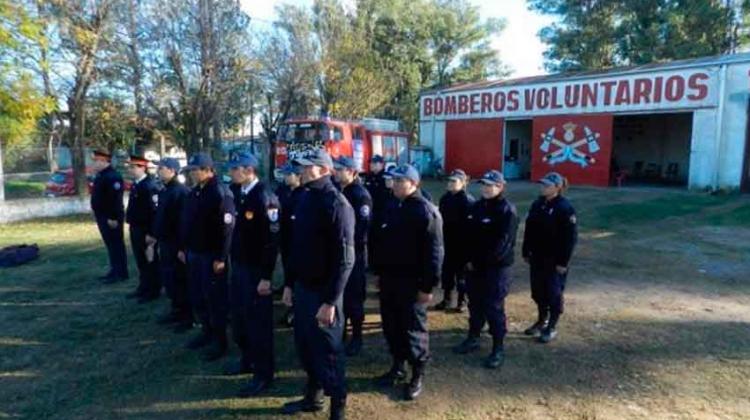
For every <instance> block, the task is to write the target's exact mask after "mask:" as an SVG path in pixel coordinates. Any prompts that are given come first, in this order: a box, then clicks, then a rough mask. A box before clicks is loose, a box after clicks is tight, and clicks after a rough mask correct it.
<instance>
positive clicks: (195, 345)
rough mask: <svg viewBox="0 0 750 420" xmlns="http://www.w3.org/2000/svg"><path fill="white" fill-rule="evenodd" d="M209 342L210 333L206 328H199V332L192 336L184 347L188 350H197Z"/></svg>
mask: <svg viewBox="0 0 750 420" xmlns="http://www.w3.org/2000/svg"><path fill="white" fill-rule="evenodd" d="M209 344H211V334H209V333H208V331H207V330H206V329H203V330H201V332H200V334H198V335H196V336H195V337H193V338H192V339H191V340H190V341H188V343H187V344H186V345H185V347H186V348H187V349H189V350H197V349H199V348H201V347H205V346H207V345H209Z"/></svg>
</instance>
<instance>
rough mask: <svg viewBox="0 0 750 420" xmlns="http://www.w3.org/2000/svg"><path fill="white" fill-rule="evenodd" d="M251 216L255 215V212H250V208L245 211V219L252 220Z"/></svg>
mask: <svg viewBox="0 0 750 420" xmlns="http://www.w3.org/2000/svg"><path fill="white" fill-rule="evenodd" d="M253 217H255V213H253V212H251V211H250V210H248V211H246V212H245V219H247V220H253Z"/></svg>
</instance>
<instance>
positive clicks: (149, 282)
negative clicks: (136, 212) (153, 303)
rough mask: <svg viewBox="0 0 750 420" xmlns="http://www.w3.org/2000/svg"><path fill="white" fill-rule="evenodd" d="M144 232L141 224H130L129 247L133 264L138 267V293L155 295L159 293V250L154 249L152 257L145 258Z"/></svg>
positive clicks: (145, 231)
mask: <svg viewBox="0 0 750 420" xmlns="http://www.w3.org/2000/svg"><path fill="white" fill-rule="evenodd" d="M146 233H147V230H146V229H144V228H143V227H142V226H137V225H130V247H131V248H132V249H133V256H134V257H135V265H136V266H137V267H138V289H137V291H138V293H139V294H141V295H143V296H149V297H155V296H159V294H160V293H161V280H160V279H159V256H158V254H159V252H158V251H157V250H156V249H154V259H153V260H152V261H149V260H148V259H147V258H146V248H147V246H146Z"/></svg>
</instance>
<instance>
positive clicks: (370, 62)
mask: <svg viewBox="0 0 750 420" xmlns="http://www.w3.org/2000/svg"><path fill="white" fill-rule="evenodd" d="M312 22H313V27H314V32H313V34H314V36H315V43H316V44H317V46H318V62H319V66H320V68H319V72H318V75H317V88H318V92H319V95H320V109H321V112H322V113H324V114H329V113H331V114H334V115H337V116H339V117H342V118H361V117H365V116H368V115H370V114H372V113H373V112H374V111H376V110H379V109H381V108H382V107H383V106H384V105H385V104H386V103H387V102H388V101H389V100H390V98H391V97H392V96H393V93H394V92H393V88H392V87H393V83H392V82H391V75H390V74H389V72H388V70H387V69H384V68H383V67H382V66H380V64H379V60H380V57H379V56H378V54H377V53H376V52H375V51H373V49H372V48H371V42H370V40H369V39H367V38H366V37H365V36H364V34H363V33H362V32H361V31H358V30H357V28H356V26H355V18H354V16H351V15H348V14H347V13H346V12H345V11H344V8H343V6H342V5H341V3H340V2H339V1H338V0H316V1H315V3H314V4H313V12H312Z"/></svg>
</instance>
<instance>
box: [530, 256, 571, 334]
mask: <svg viewBox="0 0 750 420" xmlns="http://www.w3.org/2000/svg"><path fill="white" fill-rule="evenodd" d="M530 273H531V298H532V299H533V300H534V302H536V304H537V307H538V309H539V315H540V318H542V317H545V318H546V316H547V315H549V321H550V326H551V327H553V328H554V327H555V325H556V324H557V320H558V319H559V318H560V315H562V313H563V311H564V309H565V308H564V303H565V298H564V296H563V292H564V291H565V283H566V281H567V278H568V273H565V274H560V273H558V272H557V270H556V269H555V262H554V260H553V259H549V258H538V259H533V258H532V260H531V264H530Z"/></svg>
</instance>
